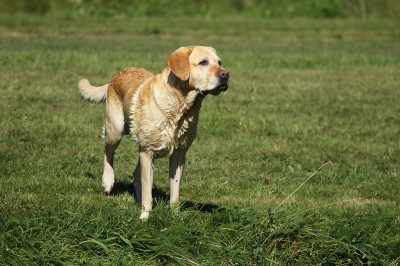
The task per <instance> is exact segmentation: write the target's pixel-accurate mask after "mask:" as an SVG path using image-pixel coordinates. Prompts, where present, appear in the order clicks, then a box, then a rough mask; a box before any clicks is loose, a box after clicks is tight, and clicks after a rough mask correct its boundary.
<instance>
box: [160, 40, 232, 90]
mask: <svg viewBox="0 0 400 266" xmlns="http://www.w3.org/2000/svg"><path fill="white" fill-rule="evenodd" d="M167 61H168V66H169V68H170V69H171V71H172V72H173V73H174V74H175V76H177V77H178V78H179V79H180V80H182V81H188V83H189V86H190V87H192V88H195V89H196V90H197V91H199V93H201V94H208V93H211V94H213V95H218V94H219V93H220V92H221V91H226V90H227V89H228V83H229V82H228V81H229V72H228V70H226V69H224V68H223V67H222V66H221V60H220V58H219V57H218V55H217V53H216V51H215V49H214V48H212V47H205V46H187V47H181V48H179V49H178V50H176V51H175V52H173V53H172V54H171V55H170V56H169V57H168V60H167Z"/></svg>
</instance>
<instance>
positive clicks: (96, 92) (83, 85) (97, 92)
mask: <svg viewBox="0 0 400 266" xmlns="http://www.w3.org/2000/svg"><path fill="white" fill-rule="evenodd" d="M78 88H79V94H80V95H81V97H82V99H85V100H87V101H91V102H94V103H101V102H103V101H104V100H105V99H106V96H107V89H108V83H107V84H106V85H103V86H101V87H95V86H92V85H90V82H89V80H87V79H82V80H81V81H79V83H78Z"/></svg>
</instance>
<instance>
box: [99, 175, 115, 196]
mask: <svg viewBox="0 0 400 266" xmlns="http://www.w3.org/2000/svg"><path fill="white" fill-rule="evenodd" d="M101 185H102V186H103V188H104V193H106V194H110V193H111V190H112V188H113V186H114V180H106V179H104V178H103V182H102V184H101Z"/></svg>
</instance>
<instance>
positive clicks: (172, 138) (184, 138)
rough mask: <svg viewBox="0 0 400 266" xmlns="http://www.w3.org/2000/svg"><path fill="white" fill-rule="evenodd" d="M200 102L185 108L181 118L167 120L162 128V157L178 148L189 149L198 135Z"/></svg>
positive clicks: (160, 148)
mask: <svg viewBox="0 0 400 266" xmlns="http://www.w3.org/2000/svg"><path fill="white" fill-rule="evenodd" d="M199 111H200V104H199V105H193V106H192V107H191V108H190V109H189V110H183V112H182V113H181V114H179V115H178V117H179V119H176V120H175V121H173V120H172V121H168V122H165V123H164V125H163V126H162V128H161V132H162V134H161V136H162V138H161V139H160V141H161V143H160V145H159V148H158V150H159V152H158V153H159V154H160V157H163V156H166V155H170V154H172V152H173V151H174V150H176V149H184V150H186V149H188V148H189V147H190V145H191V144H192V142H193V140H194V139H195V137H196V131H197V123H198V117H199Z"/></svg>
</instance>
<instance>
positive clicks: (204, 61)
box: [199, 59, 208, 66]
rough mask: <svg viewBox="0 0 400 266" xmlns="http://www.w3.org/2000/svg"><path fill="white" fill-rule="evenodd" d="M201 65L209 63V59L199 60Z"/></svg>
mask: <svg viewBox="0 0 400 266" xmlns="http://www.w3.org/2000/svg"><path fill="white" fill-rule="evenodd" d="M199 65H202V66H206V65H208V60H207V59H204V60H201V61H200V62H199Z"/></svg>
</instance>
